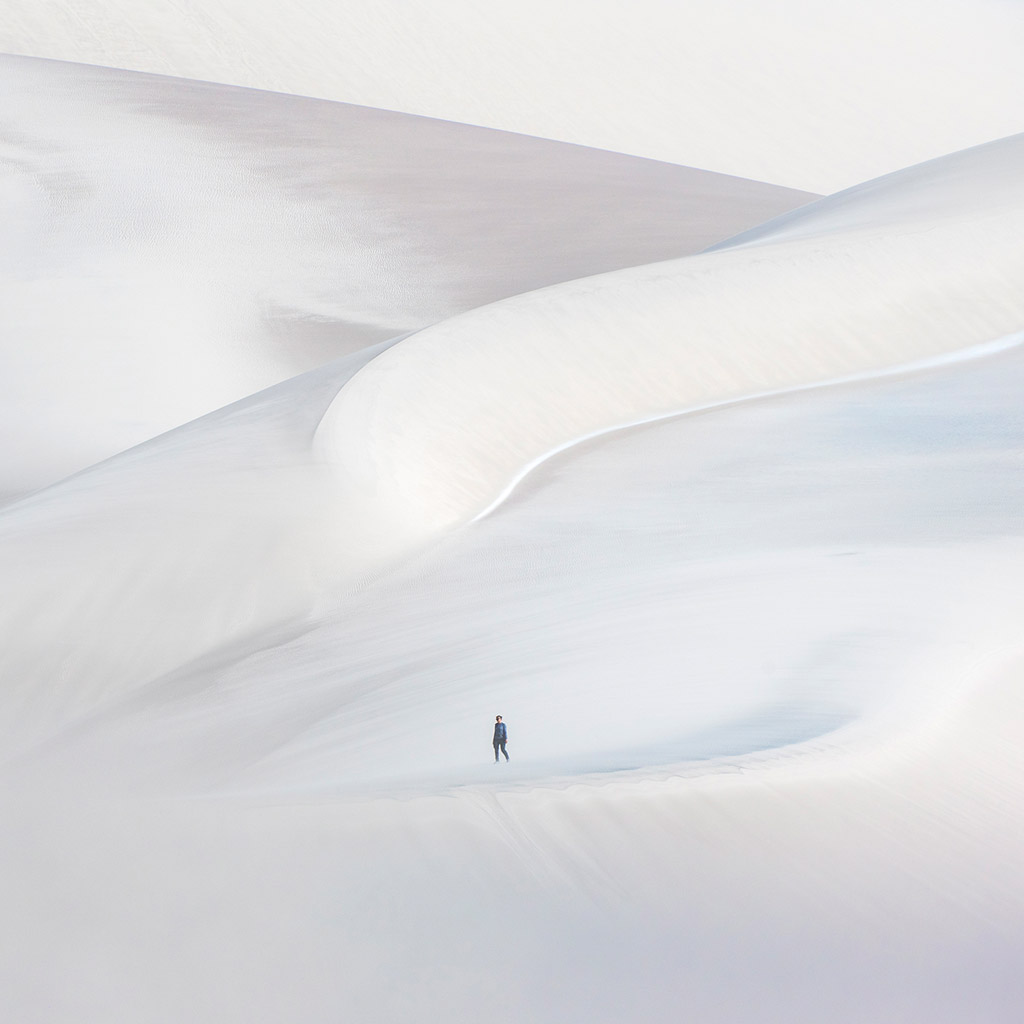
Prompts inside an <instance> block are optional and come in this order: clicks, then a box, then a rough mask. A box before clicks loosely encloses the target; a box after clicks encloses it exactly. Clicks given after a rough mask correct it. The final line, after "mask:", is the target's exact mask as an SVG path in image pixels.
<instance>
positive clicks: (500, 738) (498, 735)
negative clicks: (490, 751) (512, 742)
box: [494, 715, 508, 764]
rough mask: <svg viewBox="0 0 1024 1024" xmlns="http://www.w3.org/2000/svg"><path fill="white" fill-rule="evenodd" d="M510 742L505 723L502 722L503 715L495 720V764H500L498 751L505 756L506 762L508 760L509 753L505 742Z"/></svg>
mask: <svg viewBox="0 0 1024 1024" xmlns="http://www.w3.org/2000/svg"><path fill="white" fill-rule="evenodd" d="M507 740H508V730H507V729H506V728H505V723H504V722H503V721H502V720H501V715H498V717H497V718H496V719H495V720H494V763H495V764H497V763H498V751H499V750H500V751H501V752H502V753H503V754H504V755H505V760H506V761H507V760H508V751H507V750H506V749H505V742H506V741H507Z"/></svg>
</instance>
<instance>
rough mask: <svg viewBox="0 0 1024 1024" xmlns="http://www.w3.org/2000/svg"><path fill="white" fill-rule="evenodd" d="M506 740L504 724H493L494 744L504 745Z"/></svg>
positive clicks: (506, 733)
mask: <svg viewBox="0 0 1024 1024" xmlns="http://www.w3.org/2000/svg"><path fill="white" fill-rule="evenodd" d="M506 739H508V732H507V730H506V729H505V723H504V722H495V723H494V742H495V743H504V742H505V740H506Z"/></svg>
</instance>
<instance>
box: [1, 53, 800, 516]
mask: <svg viewBox="0 0 1024 1024" xmlns="http://www.w3.org/2000/svg"><path fill="white" fill-rule="evenodd" d="M0 91H2V92H3V94H4V95H5V97H6V98H7V103H6V104H5V110H4V116H3V122H2V125H0V162H2V163H0V166H2V168H3V177H2V185H0V234H2V235H3V237H4V238H5V239H6V240H7V245H6V246H5V249H4V251H3V253H0V299H2V301H0V356H2V358H3V360H4V365H5V367H6V371H7V372H5V373H4V375H3V376H2V377H0V438H3V441H4V443H3V445H2V446H0V500H3V499H4V498H5V497H6V496H7V495H14V494H17V493H19V492H20V493H24V492H25V491H27V490H30V489H32V488H36V487H40V486H43V485H45V484H49V483H52V482H53V481H54V480H56V479H59V478H60V477H61V476H64V475H67V474H68V473H70V472H73V471H77V470H79V469H83V468H85V467H86V466H88V465H90V464H91V463H93V462H96V461H98V460H99V459H101V458H105V457H107V456H109V455H112V454H114V453H115V452H117V451H120V450H122V449H124V448H127V447H129V446H130V445H132V444H137V443H139V442H141V441H144V440H146V439H148V438H150V437H152V436H154V435H155V434H158V433H160V432H162V431H164V430H168V429H170V428H171V427H174V426H178V425H180V424H181V423H184V422H186V421H188V420H191V419H193V418H195V417H196V416H199V415H202V414H204V413H206V412H209V411H211V410H213V409H216V408H218V407H220V406H223V405H225V404H227V403H228V402H232V401H235V400H237V399H240V398H243V397H245V396H246V395H249V394H251V393H253V392H254V391H257V390H259V389H260V388H263V387H268V386H270V385H272V384H275V383H277V382H279V381H282V380H285V379H288V378H290V377H292V376H294V375H296V374H298V373H301V372H303V371H305V370H308V369H311V368H313V367H316V366H319V365H322V364H323V363H325V362H329V361H330V360H332V359H336V358H340V357H342V356H344V355H347V354H349V353H351V352H354V351H358V350H359V349H360V348H363V347H366V346H368V345H372V344H376V343H378V342H380V341H383V340H386V339H389V338H393V337H396V336H397V335H399V334H404V333H406V332H408V331H411V330H415V329H418V328H421V327H424V326H427V325H429V324H432V323H435V322H437V321H440V320H444V319H445V318H447V317H450V316H452V315H454V314H456V313H460V312H463V311H465V310H468V309H471V308H474V307H476V306H479V305H482V304H485V303H488V302H493V301H495V300H496V299H500V298H504V297H506V296H509V295H513V294H516V293H518V292H522V291H527V290H529V289H533V288H537V287H540V286H543V285H547V284H551V283H553V282H556V281H563V280H567V279H570V278H575V277H581V276H585V275H588V274H595V273H600V272H603V271H607V270H612V269H616V268H620V267H624V266H630V265H633V264H637V263H648V262H650V261H652V260H659V259H666V258H669V257H675V256H683V255H687V254H689V253H692V252H696V251H697V250H699V249H701V248H704V247H705V246H707V245H709V244H711V243H712V242H716V241H720V240H721V239H722V238H725V237H727V236H728V235H730V234H734V233H735V232H736V231H739V230H742V229H744V228H748V227H751V226H753V225H755V224H757V223H760V222H761V221H763V220H765V219H766V218H768V217H772V216H775V215H776V214H778V213H781V212H784V211H786V210H790V209H792V208H793V207H795V206H798V205H800V204H801V203H803V202H806V201H808V200H810V199H812V198H814V197H813V196H810V195H808V194H805V193H802V192H797V191H794V190H790V189H784V188H777V187H774V186H770V185H763V184H760V183H757V182H752V181H745V180H742V179H738V178H730V177H728V176H725V175H721V174H712V173H710V172H706V171H698V170H693V169H689V168H681V167H673V166H670V165H667V164H661V163H657V162H656V161H652V160H643V159H638V158H632V157H627V156H622V155H619V154H613V153H596V152H593V151H589V150H585V149H583V148H581V147H579V146H572V145H565V144H560V143H555V142H546V141H544V140H540V139H533V138H527V137H525V136H520V135H512V134H509V133H507V132H500V131H492V130H488V129H482V128H472V127H469V126H466V125H456V124H450V123H447V122H442V121H434V120H430V119H428V118H422V117H414V116H411V115H403V114H396V113H390V112H388V111H382V110H369V109H366V108H362V107H355V106H351V105H348V104H343V103H331V102H327V101H318V100H313V99H305V98H303V97H299V96H283V95H277V94H273V93H266V92H258V91H255V90H251V89H239V88H231V87H228V86H216V85H211V84H208V83H202V82H186V81H181V80H178V79H171V78H160V77H156V76H152V75H142V74H133V73H131V72H124V71H116V70H112V69H109V68H89V67H82V66H77V65H71V64H62V63H57V62H53V61H43V60H32V59H28V58H16V57H10V56H4V57H0Z"/></svg>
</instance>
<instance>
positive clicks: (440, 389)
mask: <svg viewBox="0 0 1024 1024" xmlns="http://www.w3.org/2000/svg"><path fill="white" fill-rule="evenodd" d="M1022 168H1024V135H1021V136H1014V137H1012V138H1010V139H1006V140H1002V141H1000V142H996V143H991V144H989V145H988V146H985V147H981V148H980V149H978V150H972V151H967V152H965V153H962V154H956V155H954V156H951V157H946V158H943V159H942V160H938V161H934V162H931V163H928V164H925V165H922V166H921V167H919V168H914V169H912V170H909V171H904V172H899V173H897V174H895V175H892V176H891V177H889V178H887V179H883V180H882V181H879V182H872V183H871V184H869V185H866V186H864V187H862V188H856V189H853V190H851V192H849V193H845V194H843V195H841V196H837V197H834V198H832V199H828V200H823V201H821V202H819V203H817V204H812V205H811V206H809V207H807V208H805V209H804V210H803V211H802V212H800V213H798V214H794V215H790V216H789V217H784V218H783V219H782V222H781V224H779V225H778V227H777V228H773V227H772V226H771V225H769V226H767V227H765V228H764V229H762V230H761V232H760V233H759V234H758V236H757V239H756V244H755V243H754V242H746V243H744V240H743V238H742V237H741V238H740V239H739V240H738V242H737V244H735V245H730V246H726V247H724V248H720V249H719V251H716V252H714V253H709V254H707V255H703V256H697V257H691V258H689V259H684V260H680V261H674V262H669V263H661V264H657V265H654V266H648V267H640V268H632V269H628V270H623V271H618V272H615V273H613V274H609V275H604V276H602V277H599V278H590V279H587V280H582V281H577V282H570V283H567V284H564V285H559V286H557V287H552V288H548V289H545V290H542V291H538V292H533V293H531V294H528V295H521V296H517V297H515V298H512V299H508V300H505V301H504V302H501V303H498V304H495V305H493V306H489V307H485V308H482V309H477V310H474V311H472V312H470V313H466V314H464V315H462V316H460V317H456V318H453V319H451V320H448V321H446V322H445V323H443V324H439V325H437V326H435V327H433V328H430V329H429V330H426V331H422V332H419V333H418V334H416V335H414V336H412V337H410V338H408V339H406V340H405V341H403V342H402V343H401V344H400V345H397V346H395V347H393V348H391V349H389V350H388V351H387V352H385V353H382V354H381V356H380V357H378V358H377V359H375V360H373V362H372V363H371V364H369V365H368V366H367V367H366V368H365V369H364V370H363V371H361V372H360V373H359V374H358V375H357V376H356V378H355V379H354V380H353V381H352V382H351V383H350V384H349V386H347V387H346V388H345V389H344V391H343V392H341V394H340V395H339V397H338V399H337V401H336V402H335V403H334V404H333V405H332V407H331V409H330V410H329V411H328V413H327V414H326V416H325V417H324V420H323V422H322V423H321V425H320V428H319V430H318V443H319V446H320V448H321V450H322V451H324V452H325V454H326V455H327V456H328V457H329V458H331V459H332V460H333V461H334V462H335V463H336V464H337V466H338V472H339V473H340V474H342V475H343V478H344V480H345V485H346V487H347V488H349V489H350V493H351V495H352V497H351V499H350V500H348V501H347V502H346V506H345V508H344V509H343V510H339V529H340V530H342V531H343V532H345V533H346V534H348V535H349V537H350V538H351V542H352V544H353V547H355V548H358V549H360V550H365V549H366V548H367V547H372V546H375V545H379V546H381V547H382V548H384V549H388V550H390V549H391V548H393V547H394V546H395V545H401V544H403V543H405V544H408V545H415V544H416V543H418V542H420V540H421V539H422V538H424V537H428V536H430V535H431V534H432V533H435V532H439V531H442V530H444V529H449V528H451V527H452V526H455V525H458V524H460V523H464V522H466V521H468V520H469V519H471V518H472V517H473V516H474V515H477V514H479V513H480V512H482V511H484V510H485V509H486V508H487V507H488V506H489V505H491V504H492V503H493V502H494V501H495V500H497V499H498V498H499V497H500V496H501V494H502V493H503V491H504V489H505V488H506V487H507V485H508V483H509V481H511V480H514V479H515V478H516V476H517V475H518V474H520V473H521V472H522V470H523V467H526V466H529V465H531V464H532V463H534V462H536V461H537V460H538V459H540V458H542V457H544V456H545V454H546V453H548V452H551V451H552V450H557V449H558V448H560V447H562V446H564V445H566V444H568V443H570V442H572V441H573V440H574V439H579V438H582V437H586V436H588V435H591V434H594V433H597V432H600V431H602V430H607V429H610V428H614V427H617V426H621V425H625V424H629V423H635V422H639V421H642V420H645V419H652V418H657V417H658V416H663V415H667V414H671V413H675V412H678V411H680V410H684V409H687V408H700V407H703V406H706V405H708V404H713V403H716V402H724V401H729V400H734V399H737V398H742V397H744V396H749V395H751V394H758V393H767V392H772V391H777V390H783V389H787V388H793V387H798V386H803V385H807V384H810V383H814V382H815V381H821V380H825V379H829V378H837V377H843V376H848V375H851V374H856V373H860V372H864V371H870V370H878V369H882V368H884V367H886V366H888V365H891V364H893V363H896V364H898V363H906V362H911V361H914V360H918V359H921V358H924V357H927V356H932V355H936V354H939V353H943V352H949V351H951V350H955V349H957V348H962V347H964V346H966V345H974V344H980V343H984V342H988V341H991V340H994V339H997V338H999V337H1000V336H1002V335H1004V334H1008V333H1010V332H1013V331H1015V330H1017V329H1019V327H1020V325H1021V323H1022V322H1024V299H1022V298H1021V295H1020V292H1019V288H1018V285H1019V282H1020V281H1021V279H1022V277H1024V250H1022V249H1021V247H1020V245H1019V237H1020V232H1021V230H1022V229H1024V194H1022V193H1021V191H1020V189H1019V187H1018V186H1017V181H1018V180H1019V176H1020V173H1021V169H1022ZM819 217H820V218H821V220H822V225H821V227H820V228H818V227H817V222H818V218H819ZM776 232H777V233H776ZM736 296H742V297H743V301H742V303H738V302H737V301H736ZM386 556H387V553H386V552H385V556H384V557H386Z"/></svg>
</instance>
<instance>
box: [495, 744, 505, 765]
mask: <svg viewBox="0 0 1024 1024" xmlns="http://www.w3.org/2000/svg"><path fill="white" fill-rule="evenodd" d="M499 750H500V751H501V752H502V753H503V754H504V755H505V760H506V761H507V760H508V751H507V750H506V749H505V740H495V741H494V760H495V761H497V760H498V751H499Z"/></svg>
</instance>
